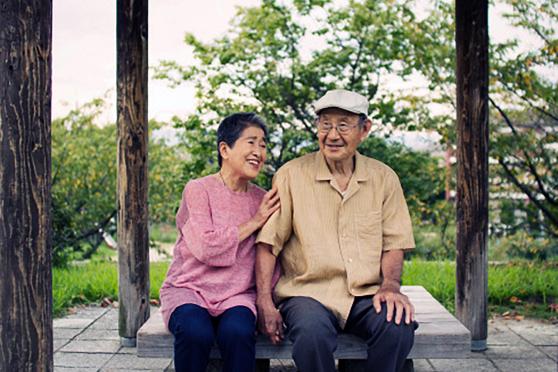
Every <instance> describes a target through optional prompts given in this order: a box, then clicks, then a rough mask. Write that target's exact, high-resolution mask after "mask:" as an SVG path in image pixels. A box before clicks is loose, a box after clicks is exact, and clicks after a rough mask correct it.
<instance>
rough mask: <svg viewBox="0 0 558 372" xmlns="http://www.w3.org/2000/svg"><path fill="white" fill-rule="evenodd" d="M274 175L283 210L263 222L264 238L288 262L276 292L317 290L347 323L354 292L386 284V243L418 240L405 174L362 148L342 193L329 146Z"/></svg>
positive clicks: (406, 244) (409, 244)
mask: <svg viewBox="0 0 558 372" xmlns="http://www.w3.org/2000/svg"><path fill="white" fill-rule="evenodd" d="M273 183H274V184H275V185H277V188H278V192H279V196H280V198H281V210H280V211H278V212H276V213H275V214H274V215H273V216H271V217H270V219H269V220H268V221H267V223H266V224H265V225H264V226H263V228H262V229H261V231H260V233H259V234H258V238H257V242H263V243H267V244H269V245H271V246H272V247H273V254H274V255H276V256H277V257H278V258H279V261H280V263H281V267H282V271H283V273H282V276H281V278H280V279H279V282H278V283H277V285H276V286H275V293H274V295H275V300H276V301H281V300H283V299H285V298H288V297H293V296H307V297H312V298H314V299H316V300H317V301H319V302H321V303H322V304H323V305H324V306H326V307H327V308H329V309H330V310H331V311H333V313H334V314H335V316H336V317H337V319H338V320H339V323H340V325H341V327H344V324H345V321H346V319H347V318H348V316H349V312H350V310H351V306H352V304H353V299H354V297H355V296H364V295H373V294H374V293H376V291H377V290H378V288H379V285H380V283H381V281H382V279H381V273H380V261H381V257H382V251H386V250H392V249H410V248H414V246H415V242H414V238H413V231H412V226H411V218H410V216H409V211H408V209H407V203H406V202H405V198H404V196H403V190H402V189H401V184H400V183H399V178H398V177H397V175H396V174H395V172H394V171H393V170H392V169H391V168H389V167H388V166H387V165H385V164H383V163H382V162H379V161H377V160H374V159H372V158H368V157H365V156H363V155H361V154H359V153H358V152H357V153H356V158H355V170H354V172H353V175H352V177H351V180H350V181H349V185H348V187H347V189H346V191H345V192H344V193H341V192H340V191H339V189H338V187H337V184H336V182H335V180H334V178H333V176H332V174H331V172H330V171H329V168H328V167H327V164H326V162H325V159H324V157H323V155H322V153H321V152H315V153H311V154H308V155H305V156H302V157H300V158H298V159H295V160H292V161H290V162H288V163H286V164H285V165H284V166H283V167H281V168H280V169H279V170H278V171H277V173H276V175H275V177H274V180H273Z"/></svg>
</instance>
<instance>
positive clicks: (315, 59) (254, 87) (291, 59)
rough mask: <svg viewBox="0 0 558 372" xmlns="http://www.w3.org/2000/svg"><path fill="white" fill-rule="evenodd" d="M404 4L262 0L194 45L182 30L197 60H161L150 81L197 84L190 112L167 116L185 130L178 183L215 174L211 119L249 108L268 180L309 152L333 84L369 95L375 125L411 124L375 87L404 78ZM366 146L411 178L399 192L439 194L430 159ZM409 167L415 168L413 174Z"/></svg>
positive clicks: (424, 200) (404, 106)
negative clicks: (258, 129) (319, 105)
mask: <svg viewBox="0 0 558 372" xmlns="http://www.w3.org/2000/svg"><path fill="white" fill-rule="evenodd" d="M413 3H414V2H413V1H390V2H378V1H350V2H349V4H347V5H346V6H341V7H339V6H336V5H334V4H333V3H331V2H329V1H294V2H293V3H290V4H284V3H283V2H278V1H272V0H266V1H263V2H262V4H261V6H259V7H253V8H240V9H239V10H238V14H237V16H236V17H235V18H234V20H233V21H232V24H231V29H230V32H229V33H228V34H227V36H225V37H223V38H221V39H218V40H216V41H214V42H211V43H202V42H201V41H199V40H198V39H196V38H195V37H194V36H193V35H190V34H188V35H186V38H185V41H186V44H187V45H188V46H189V47H191V48H193V51H194V56H195V58H196V63H195V64H194V65H191V66H179V65H177V64H176V63H174V62H170V61H165V62H163V63H161V65H160V66H159V68H158V69H157V76H158V77H159V78H162V79H167V80H169V81H170V82H171V83H173V84H179V83H181V82H182V81H185V80H187V81H193V82H194V84H195V87H196V92H197V93H196V94H197V98H198V104H197V107H196V112H195V113H194V114H193V115H191V116H189V117H188V118H186V119H185V120H179V119H175V120H174V124H175V126H177V127H180V128H184V129H185V132H184V135H183V144H184V145H185V146H186V147H187V148H188V152H189V155H190V159H189V161H188V162H186V163H185V165H184V170H183V176H184V178H185V180H184V181H186V180H187V179H191V178H193V177H199V176H200V175H205V174H208V173H211V172H214V171H215V170H216V168H217V167H216V162H215V156H214V154H215V151H216V144H215V127H216V125H217V124H218V122H219V121H220V120H221V119H222V118H223V117H225V116H226V115H228V114H230V113H232V112H236V111H254V112H257V113H258V114H260V115H261V116H263V117H264V118H265V120H266V122H267V123H268V125H269V127H270V138H269V140H270V151H269V162H268V167H267V168H266V169H265V171H264V172H263V173H264V174H263V175H262V176H261V178H260V180H259V182H260V183H261V184H262V185H263V186H269V181H270V178H271V175H272V174H273V173H274V172H275V171H276V170H277V169H278V168H279V167H280V166H281V165H282V164H284V163H285V162H287V161H289V160H290V159H293V158H294V157H297V156H300V155H302V154H304V153H307V152H309V151H312V150H315V149H316V148H317V145H316V141H315V139H316V133H315V128H314V113H313V110H312V107H311V103H312V102H313V101H314V100H316V99H317V98H318V97H320V96H321V95H323V94H324V93H325V92H326V91H327V90H329V89H332V88H336V87H337V88H346V89H352V90H355V91H358V92H361V93H363V94H365V95H367V96H368V98H369V99H370V100H371V117H372V119H373V121H374V123H375V128H376V129H378V128H380V127H381V128H383V129H387V130H392V129H394V128H413V126H415V125H416V123H415V122H414V119H415V118H414V117H413V116H412V111H411V109H410V108H411V107H413V105H415V104H417V101H416V100H415V99H414V98H413V97H411V96H409V97H407V96H401V95H395V94H394V93H392V92H390V91H388V90H387V89H385V87H384V86H383V83H384V80H385V81H388V80H389V79H392V78H400V79H407V78H408V77H409V76H410V75H411V74H412V72H413V71H414V67H413V66H411V65H410V64H409V63H407V62H405V61H407V60H412V58H411V56H410V55H408V53H409V50H411V48H410V45H409V38H408V37H407V36H406V35H407V34H409V33H412V32H414V26H413V25H414V22H415V15H414V12H413V10H412V5H413ZM309 40H312V41H313V42H315V44H319V45H323V46H322V47H319V48H314V50H313V51H312V52H311V53H310V56H306V55H303V53H302V50H303V48H302V47H301V45H302V43H303V42H308V41H309ZM401 61H403V62H404V63H401ZM375 146H378V150H379V149H381V151H392V152H393V156H391V157H390V156H387V155H385V156H384V157H385V158H386V159H387V161H388V165H390V166H392V167H393V168H395V169H396V170H397V168H398V167H399V168H401V170H400V173H399V175H400V176H401V178H402V182H403V184H404V186H405V184H406V183H409V184H412V186H410V187H408V189H407V190H406V191H407V195H408V196H409V199H410V200H411V201H412V203H414V201H415V200H416V205H419V204H420V205H421V206H426V205H428V204H429V201H430V200H431V199H435V198H436V197H437V196H439V195H440V187H439V182H440V179H441V178H440V177H439V176H438V175H439V174H440V173H441V172H436V171H433V169H435V168H436V167H435V164H436V162H435V161H433V160H432V159H429V158H428V157H427V156H422V157H421V156H419V155H418V154H416V153H414V152H410V151H408V150H406V149H404V148H403V147H390V146H389V145H388V144H386V143H385V142H384V141H380V140H377V139H373V138H370V139H369V140H368V141H367V142H366V143H365V144H364V145H363V146H362V147H361V148H362V151H363V153H365V154H369V155H372V154H375V155H376V156H379V157H380V158H381V159H382V158H383V157H382V156H381V155H382V154H383V153H382V152H381V151H375V149H374V147H375ZM427 158H428V159H427ZM417 159H420V160H417ZM399 160H402V161H403V160H404V161H407V163H405V164H403V163H401V164H400V163H398V161H399ZM414 160H416V162H414V163H413V161H414ZM421 161H422V163H421ZM411 164H412V166H411ZM416 165H420V166H424V168H420V169H421V171H419V172H417V168H413V166H416ZM407 180H412V181H407Z"/></svg>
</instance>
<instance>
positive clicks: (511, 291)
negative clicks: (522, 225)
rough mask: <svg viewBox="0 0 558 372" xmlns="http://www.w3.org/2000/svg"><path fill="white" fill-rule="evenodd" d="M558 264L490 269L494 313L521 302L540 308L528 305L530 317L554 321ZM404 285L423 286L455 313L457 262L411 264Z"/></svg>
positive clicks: (489, 294)
mask: <svg viewBox="0 0 558 372" xmlns="http://www.w3.org/2000/svg"><path fill="white" fill-rule="evenodd" d="M557 268H558V264H557V263H556V262H555V261H554V262H548V263H537V262H528V263H523V262H514V263H509V264H506V265H490V266H489V267H488V304H489V305H490V308H491V309H493V310H499V311H501V309H502V306H503V307H505V308H507V309H510V308H515V307H516V304H517V302H518V300H520V301H521V302H523V303H529V304H535V305H539V306H525V307H522V308H521V310H522V311H523V314H525V315H528V316H537V317H544V318H547V319H550V318H551V317H553V316H554V317H555V313H553V311H552V310H551V309H550V308H549V305H551V304H553V303H556V301H557V299H558V274H557V273H558V271H557V270H556V269H557ZM402 280H403V284H404V285H422V286H424V288H426V289H427V290H428V291H429V292H430V293H431V294H432V295H433V296H434V297H435V298H436V299H437V300H438V301H440V302H441V303H442V305H444V307H446V308H447V309H448V310H450V311H451V312H454V311H455V302H454V298H455V263H454V262H449V261H445V262H444V261H430V262H425V261H418V260H417V261H410V262H406V263H405V268H404V270H403V278H402Z"/></svg>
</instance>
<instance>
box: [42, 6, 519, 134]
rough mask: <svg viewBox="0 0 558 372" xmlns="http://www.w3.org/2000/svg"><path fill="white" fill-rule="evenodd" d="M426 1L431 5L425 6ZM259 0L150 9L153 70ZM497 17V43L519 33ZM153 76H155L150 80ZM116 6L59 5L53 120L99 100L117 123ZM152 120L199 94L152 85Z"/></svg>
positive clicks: (185, 58)
mask: <svg viewBox="0 0 558 372" xmlns="http://www.w3.org/2000/svg"><path fill="white" fill-rule="evenodd" d="M422 1H425V0H422ZM258 3H259V0H204V1H195V2H194V1H191V0H190V1H188V0H156V1H151V2H150V4H149V20H148V22H149V23H148V33H149V40H148V50H149V56H148V59H149V65H150V66H151V67H152V66H156V65H157V64H158V62H159V61H160V60H174V61H177V62H178V63H180V64H191V63H192V62H193V58H192V54H191V51H190V50H189V49H188V48H187V47H186V45H185V44H184V42H183V39H184V34H185V33H186V32H190V33H193V34H194V35H195V36H196V37H198V38H200V39H201V40H202V41H205V42H207V41H210V40H212V39H214V38H217V37H219V36H223V35H224V34H225V33H226V31H227V30H228V28H229V22H230V20H231V19H232V18H233V17H234V15H235V9H236V7H237V6H253V5H257V4H258ZM495 13H497V11H492V13H491V17H490V29H491V37H492V38H493V39H496V40H501V39H502V38H505V37H509V36H513V32H512V30H511V29H510V28H509V27H506V26H505V24H504V22H502V20H501V19H499V18H498V17H497V16H495ZM150 75H151V74H150ZM115 87H116V0H94V1H92V0H90V1H85V0H81V1H76V0H56V1H54V9H53V98H52V117H53V118H58V117H61V116H64V115H65V114H67V113H68V111H69V110H71V109H74V108H76V107H78V106H79V105H82V104H84V103H86V102H88V101H91V100H92V99H94V98H98V97H106V101H107V103H108V104H109V105H108V107H107V109H106V110H105V112H104V113H103V115H102V116H101V122H104V123H106V122H114V121H115V120H116V105H115V102H116V101H115V100H116V98H115V95H116V94H115V89H116V88H115ZM148 89H149V91H148V102H149V106H148V113H149V118H155V119H158V120H162V121H166V120H168V119H170V118H171V117H172V116H174V115H178V116H183V115H185V114H187V113H190V112H192V111H193V109H194V105H195V99H194V89H193V87H192V86H191V85H188V84H182V85H181V86H179V87H178V88H170V87H169V86H168V85H167V83H165V82H164V81H160V80H153V79H152V78H151V77H150V79H149V88H148Z"/></svg>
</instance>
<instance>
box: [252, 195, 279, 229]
mask: <svg viewBox="0 0 558 372" xmlns="http://www.w3.org/2000/svg"><path fill="white" fill-rule="evenodd" d="M279 207H281V203H280V201H279V193H278V192H277V188H276V187H275V186H274V187H272V188H271V190H269V191H268V192H267V193H266V194H265V195H264V197H263V199H262V202H261V204H260V207H259V208H258V211H257V212H256V214H255V215H254V217H253V218H252V219H253V220H254V222H256V225H257V226H258V228H260V227H262V226H263V225H264V223H265V222H266V221H267V219H268V218H269V216H271V215H272V214H273V213H275V211H277V210H278V209H279Z"/></svg>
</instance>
